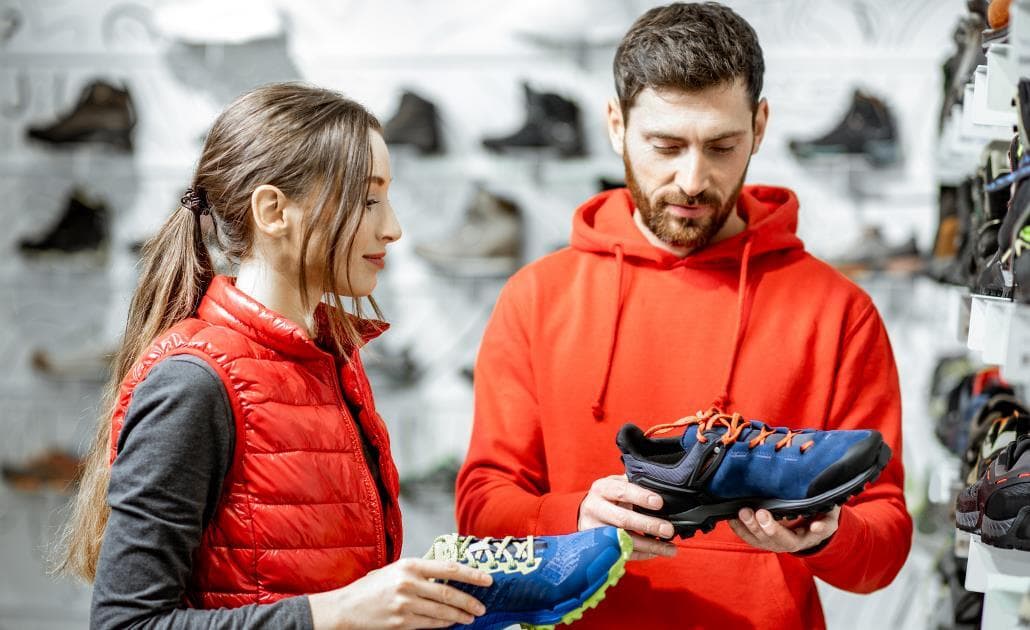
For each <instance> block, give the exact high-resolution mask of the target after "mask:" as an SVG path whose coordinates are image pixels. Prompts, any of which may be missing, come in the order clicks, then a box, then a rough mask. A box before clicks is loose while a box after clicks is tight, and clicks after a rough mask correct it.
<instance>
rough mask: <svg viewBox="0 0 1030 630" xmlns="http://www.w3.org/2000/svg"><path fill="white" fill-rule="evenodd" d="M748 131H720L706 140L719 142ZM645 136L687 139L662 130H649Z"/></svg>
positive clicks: (647, 137) (659, 138) (673, 140)
mask: <svg viewBox="0 0 1030 630" xmlns="http://www.w3.org/2000/svg"><path fill="white" fill-rule="evenodd" d="M746 133H747V131H746V130H743V129H736V130H733V131H726V132H723V133H720V134H719V135H717V136H713V137H711V138H706V139H705V142H719V141H720V140H728V139H730V138H735V137H737V136H742V135H744V134H746ZM644 138H646V139H648V140H669V141H672V142H684V141H685V140H684V138H683V137H682V136H677V135H676V134H674V133H665V132H661V131H648V132H644Z"/></svg>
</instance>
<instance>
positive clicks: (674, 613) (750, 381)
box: [457, 186, 912, 630]
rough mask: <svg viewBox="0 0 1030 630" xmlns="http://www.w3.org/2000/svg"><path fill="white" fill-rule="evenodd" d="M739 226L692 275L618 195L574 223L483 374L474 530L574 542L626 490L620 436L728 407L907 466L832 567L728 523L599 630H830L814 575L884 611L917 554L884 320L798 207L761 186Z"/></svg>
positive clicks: (701, 254) (519, 289)
mask: <svg viewBox="0 0 1030 630" xmlns="http://www.w3.org/2000/svg"><path fill="white" fill-rule="evenodd" d="M737 209H738V212H739V213H740V215H741V216H742V217H743V218H744V219H745V220H746V221H747V223H748V227H747V229H746V230H745V231H744V232H742V233H741V234H738V235H737V236H734V237H732V238H729V239H727V240H724V241H722V242H719V243H716V244H714V245H710V246H708V247H705V248H704V249H701V250H699V251H697V252H695V253H693V254H691V255H689V256H687V257H686V258H682V259H681V258H678V257H676V256H675V255H673V254H670V253H667V252H665V251H662V250H660V249H658V248H656V247H654V246H653V245H651V244H650V243H648V242H647V240H646V239H645V238H644V236H643V235H642V234H641V233H640V231H639V229H638V228H637V227H636V225H635V224H634V222H633V216H632V213H633V203H632V200H631V198H630V196H629V193H628V192H627V191H626V190H625V189H619V190H613V191H608V192H606V193H602V194H601V195H598V196H596V197H594V198H593V199H591V200H589V201H587V202H586V203H585V204H584V205H583V206H582V207H580V208H579V210H578V211H577V212H576V217H575V220H574V227H573V236H572V247H571V248H566V249H563V250H561V251H559V252H556V253H554V254H551V255H549V256H547V257H545V258H543V259H541V260H538V261H536V262H534V263H532V264H530V265H528V266H527V267H525V268H524V269H522V270H521V271H520V272H519V273H517V274H516V275H515V276H514V277H512V279H511V280H510V281H509V282H508V284H507V285H506V286H505V288H504V290H503V291H502V293H501V296H500V298H499V299H498V302H497V305H496V307H495V310H494V313H493V316H492V318H491V320H490V324H489V325H488V327H487V330H486V333H485V335H484V337H483V342H482V345H481V347H480V351H479V358H478V360H477V363H476V378H475V389H476V392H475V394H476V395H475V399H476V402H475V423H474V427H473V431H472V442H471V445H470V447H469V452H468V457H467V459H466V461H465V465H464V467H463V468H462V470H461V473H460V475H459V477H458V483H457V517H458V526H459V529H460V530H461V531H462V532H464V533H468V534H475V535H479V536H503V535H507V534H514V535H527V534H535V535H551V534H563V533H568V532H572V531H575V530H576V528H577V519H578V511H579V505H580V503H581V502H582V500H583V498H584V496H585V495H586V493H587V490H588V489H589V487H590V484H591V483H592V482H593V481H594V480H596V479H598V478H601V477H604V476H607V475H612V474H623V472H624V470H623V467H622V463H621V460H620V457H619V455H620V454H619V451H618V449H617V448H616V446H615V435H616V433H617V432H618V430H619V427H620V426H621V425H622V424H623V423H625V422H633V423H635V424H637V425H639V426H641V427H642V428H647V427H650V426H652V425H655V424H660V423H664V422H670V421H672V420H676V419H677V418H681V417H683V416H685V415H689V414H691V413H694V412H695V411H697V410H698V409H706V408H708V407H709V405H711V404H713V402H716V403H718V404H721V405H722V407H723V408H724V409H725V410H728V411H739V412H741V413H742V414H744V416H745V417H749V418H757V419H761V420H764V421H767V422H768V423H770V424H773V425H778V426H789V427H792V428H817V429H857V428H870V429H876V430H878V431H880V432H881V433H882V434H883V437H884V439H885V440H886V441H887V444H889V445H890V447H891V450H892V451H893V453H894V457H893V458H892V459H891V461H890V463H889V464H888V465H887V468H886V470H885V471H884V472H883V474H882V475H881V476H880V478H879V480H878V481H877V482H876V483H875V484H873V485H871V486H870V487H868V488H867V489H866V490H865V491H864V492H863V493H862V494H860V495H859V496H858V497H856V498H853V499H852V500H851V501H850V502H849V503H847V504H846V505H845V506H844V508H843V509H842V510H841V515H840V527H839V529H838V531H837V533H836V534H835V535H834V537H833V538H832V539H831V540H830V543H829V544H828V545H827V546H826V547H825V548H823V549H822V550H821V551H819V552H817V553H816V554H814V555H811V556H808V557H798V556H795V555H791V554H775V553H771V552H767V551H762V550H758V549H755V548H753V547H751V546H749V545H747V544H746V543H744V542H743V541H741V540H740V539H739V538H738V537H737V536H736V535H735V534H734V533H733V532H732V530H730V528H729V527H728V526H727V524H726V523H724V522H722V523H719V525H718V526H717V527H716V528H715V530H714V531H713V532H711V533H709V534H703V535H702V534H698V535H695V536H694V537H692V538H690V539H687V540H679V539H677V541H676V543H677V545H678V547H679V548H678V553H677V556H676V557H675V558H671V559H666V558H662V559H655V560H647V561H641V562H631V563H629V564H628V565H627V567H628V568H627V573H626V575H625V576H624V577H623V579H622V581H621V582H620V583H619V584H618V586H617V587H615V588H613V589H611V590H610V591H609V594H608V596H607V597H606V598H605V600H604V601H603V602H601V604H600V605H599V606H598V607H597V609H596V610H593V611H590V612H588V613H587V614H586V615H585V616H584V617H583V620H582V621H581V622H580V623H579V624H578V625H577V626H576V627H577V628H581V629H582V630H587V629H589V628H615V627H636V628H693V627H698V628H702V627H708V628H751V627H758V628H806V629H807V628H819V627H824V625H825V622H824V620H823V613H822V607H821V606H820V604H819V598H818V594H817V592H816V588H815V583H814V581H813V579H812V578H813V576H815V577H819V578H820V579H822V580H825V581H826V582H829V583H830V584H833V585H834V586H837V587H839V588H843V589H847V590H849V591H854V592H859V593H868V592H871V591H874V590H876V589H879V588H883V587H884V586H886V585H887V584H889V583H890V582H891V580H892V579H893V578H894V576H895V575H897V573H898V571H899V570H900V569H901V566H902V564H903V563H904V561H905V558H906V556H907V555H908V551H909V547H910V545H911V535H912V521H911V519H910V518H909V516H908V513H907V511H906V509H905V499H904V495H903V494H902V481H903V476H904V473H903V471H902V465H901V399H900V394H899V387H898V375H897V371H896V368H895V365H894V358H893V355H892V354H891V348H890V343H889V341H888V339H887V333H886V331H885V330H884V327H883V323H882V322H881V320H880V317H879V314H878V313H877V311H876V309H875V308H874V306H873V304H872V302H871V300H870V299H869V297H868V296H867V295H866V294H865V293H864V292H863V291H862V290H861V289H859V288H858V287H856V286H855V285H854V284H852V283H851V282H850V281H848V280H847V279H846V278H844V277H843V276H842V275H841V274H839V273H838V272H836V271H835V270H834V269H833V268H831V267H829V266H828V265H826V264H825V263H823V262H821V261H819V260H816V259H815V258H813V257H812V256H811V255H809V254H808V253H806V252H805V251H804V249H803V246H802V243H801V241H800V240H799V239H798V238H797V236H795V234H794V231H795V228H796V227H797V212H798V203H797V198H796V197H795V196H794V194H793V193H792V192H791V191H789V190H787V189H783V188H773V187H768V186H747V187H745V188H744V190H743V192H742V193H741V196H740V200H739V201H738V204H737Z"/></svg>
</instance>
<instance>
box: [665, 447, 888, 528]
mask: <svg viewBox="0 0 1030 630" xmlns="http://www.w3.org/2000/svg"><path fill="white" fill-rule="evenodd" d="M889 461H890V456H889V451H888V454H887V458H886V459H883V461H882V462H881V461H877V468H876V470H875V472H873V474H872V475H871V476H870V477H869V479H867V480H866V481H865V482H863V483H862V484H861V485H859V486H856V487H855V488H853V489H852V490H851V491H850V492H846V493H844V494H841V495H838V496H836V497H832V498H830V499H827V500H826V501H823V502H821V503H816V504H814V505H810V506H808V507H806V508H803V509H793V510H792V509H777V508H773V509H771V510H769V512H770V513H771V514H772V515H773V518H776V519H781V518H798V517H804V518H807V517H810V516H815V515H817V514H825V513H826V512H829V511H831V510H832V509H833V508H834V507H836V506H838V505H844V504H845V503H847V501H848V499H850V498H851V497H853V496H857V495H858V494H860V493H861V492H862V491H863V490H865V488H866V486H868V485H869V484H871V483H873V482H874V481H876V480H877V479H878V478H879V477H880V473H882V472H883V469H884V468H886V467H887V462H889ZM732 518H734V516H723V515H716V516H711V517H709V518H707V519H705V520H704V521H703V522H701V523H698V524H696V525H695V524H690V525H684V524H682V523H680V524H677V523H676V522H675V521H673V529H674V531H675V534H676V535H677V536H679V537H680V538H691V537H693V536H694V534H696V533H697V532H698V531H700V532H701V533H702V534H707V533H708V532H710V531H712V530H713V529H715V526H716V524H718V523H719V521H728V520H730V519H732Z"/></svg>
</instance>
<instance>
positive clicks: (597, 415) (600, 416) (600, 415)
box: [591, 405, 604, 422]
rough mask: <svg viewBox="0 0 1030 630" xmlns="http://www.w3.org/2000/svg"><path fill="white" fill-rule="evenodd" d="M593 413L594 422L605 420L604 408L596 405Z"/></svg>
mask: <svg viewBox="0 0 1030 630" xmlns="http://www.w3.org/2000/svg"><path fill="white" fill-rule="evenodd" d="M591 411H593V414H594V420H597V421H598V422H600V421H601V420H604V407H602V406H601V405H594V406H593V408H592V409H591Z"/></svg>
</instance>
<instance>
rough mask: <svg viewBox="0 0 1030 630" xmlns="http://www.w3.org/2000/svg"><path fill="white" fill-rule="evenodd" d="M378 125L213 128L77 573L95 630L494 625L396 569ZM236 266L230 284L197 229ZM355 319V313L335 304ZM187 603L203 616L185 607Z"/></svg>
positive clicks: (114, 386)
mask: <svg viewBox="0 0 1030 630" xmlns="http://www.w3.org/2000/svg"><path fill="white" fill-rule="evenodd" d="M389 186H390V165H389V157H388V153H387V148H386V144H385V143H384V141H383V138H382V132H381V128H380V125H379V123H378V122H377V121H376V119H375V118H374V117H373V116H372V115H371V114H369V113H368V112H367V111H365V110H364V109H363V108H362V107H361V106H360V105H358V104H357V103H354V102H353V101H350V100H348V99H346V98H343V97H342V96H340V95H339V94H336V93H334V92H331V91H328V90H323V89H317V88H313V87H306V86H301V85H292V84H280V85H271V86H267V87H263V88H259V89H257V90H254V91H252V92H250V93H248V94H246V95H244V96H242V97H241V98H239V99H238V100H236V101H235V102H234V103H232V104H231V105H230V106H229V107H228V108H227V109H226V110H225V112H223V113H222V114H221V115H220V116H219V117H218V119H217V120H216V121H215V123H214V126H213V127H212V129H211V132H210V134H209V135H208V137H207V141H206V143H205V145H204V149H203V153H202V155H201V158H200V161H199V163H198V166H197V169H196V172H195V174H194V176H193V182H192V185H191V188H190V189H189V191H188V192H187V194H186V196H184V197H183V199H182V205H181V207H179V208H178V209H177V210H175V211H174V212H173V213H172V216H171V217H170V218H169V219H168V220H167V221H166V223H165V224H164V226H163V227H162V228H161V230H160V232H159V233H158V234H157V235H156V236H155V237H154V238H153V239H152V240H151V241H150V242H149V243H147V245H146V246H145V248H144V252H143V260H142V272H141V277H140V281H139V286H138V288H137V290H136V293H135V295H134V296H133V299H132V304H131V306H130V310H129V316H128V322H127V325H126V331H125V337H124V340H123V345H122V347H121V350H120V352H119V354H118V357H117V360H116V370H115V374H114V375H113V377H112V381H111V384H110V386H109V388H108V391H107V396H106V409H105V411H104V414H103V416H102V417H101V422H100V425H99V429H98V432H97V435H96V439H95V442H94V445H93V449H92V452H91V454H90V456H89V460H88V463H87V469H86V472H85V475H84V478H83V481H82V487H81V491H80V493H79V496H78V498H77V502H76V505H75V508H74V514H73V517H72V520H71V523H70V525H69V528H68V532H67V534H66V543H67V552H66V556H65V558H64V563H63V568H64V569H65V570H67V571H70V572H73V573H76V574H78V575H81V576H83V577H86V578H87V579H90V580H95V585H94V594H93V607H92V613H91V625H93V626H95V627H105V628H106V627H124V626H133V627H135V626H145V627H172V626H175V627H181V626H184V625H188V626H190V627H193V626H202V627H209V626H210V627H214V626H218V627H244V626H246V627H253V626H260V627H266V626H267V627H277V628H307V627H314V628H338V627H354V626H360V627H392V628H407V627H444V626H448V625H451V624H454V623H471V622H472V621H473V620H474V617H475V616H476V615H482V614H483V613H484V608H483V606H482V605H481V604H480V603H479V602H478V601H476V600H475V599H474V598H472V597H471V596H469V595H468V594H467V593H465V592H462V591H460V590H459V589H458V588H455V587H454V586H449V585H446V584H443V583H441V582H438V581H436V580H451V581H457V582H462V583H466V584H468V585H471V586H472V587H475V586H479V587H485V586H489V585H490V584H491V582H492V580H491V578H490V576H489V575H488V574H486V573H484V572H482V571H479V570H475V569H472V568H469V567H468V566H464V565H461V564H458V563H456V562H445V561H441V560H426V559H419V560H402V561H397V560H398V555H399V552H400V548H401V523H400V512H399V510H398V506H397V492H398V482H397V471H396V468H395V466H394V463H393V460H392V458H391V455H390V448H389V439H388V436H387V433H386V428H385V426H384V424H383V422H382V420H381V419H380V418H379V416H378V414H377V413H376V410H375V406H374V403H373V400H372V397H371V393H370V388H369V386H368V381H367V379H366V378H365V375H364V371H363V369H362V367H361V361H360V359H359V356H358V348H360V346H361V345H362V344H363V343H364V342H365V341H367V340H369V339H371V338H373V337H375V336H376V335H378V334H379V333H380V332H382V331H383V330H384V329H385V324H382V323H381V322H379V321H375V320H369V319H363V318H361V317H360V314H361V310H362V309H361V304H360V299H361V298H365V297H368V298H369V301H370V302H371V304H372V308H373V310H374V311H375V313H376V315H380V314H379V310H378V308H377V307H376V306H375V302H374V301H372V300H371V298H370V295H371V293H372V289H373V288H374V287H375V285H376V278H377V274H378V273H379V272H380V271H381V270H382V269H383V267H384V265H385V256H386V251H387V247H388V246H389V245H390V244H391V243H393V242H394V241H396V240H397V239H398V238H400V236H401V230H400V226H399V225H398V223H397V219H396V217H395V216H394V213H393V209H392V208H391V206H390V202H389V199H388V190H389ZM205 215H207V216H209V217H210V220H209V223H210V226H209V230H210V232H211V236H212V237H213V238H215V239H217V242H218V245H219V249H220V250H221V251H222V252H224V253H225V255H226V256H227V257H228V258H229V260H230V261H231V262H233V263H235V264H237V265H238V273H237V276H236V278H235V279H233V278H230V277H226V276H216V275H215V272H214V269H213V265H212V259H211V256H210V255H209V253H208V250H207V247H206V245H205V243H204V230H202V228H201V226H202V223H206V222H208V219H204V216H205ZM341 295H342V296H348V297H351V298H352V299H353V309H352V310H354V311H355V312H356V313H357V314H358V316H351V315H347V314H346V313H345V312H344V309H343V305H342V304H341V302H340V297H339V296H341ZM183 604H186V605H187V606H188V608H184V607H183Z"/></svg>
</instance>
